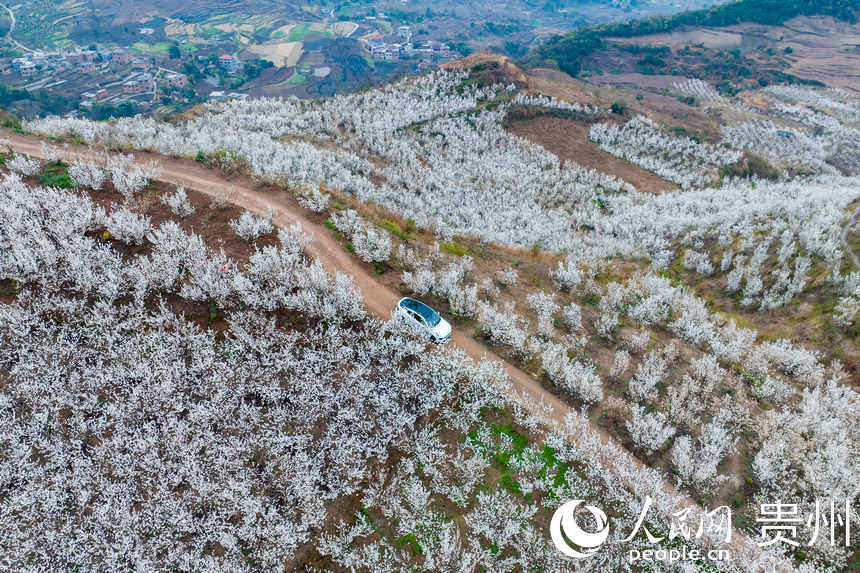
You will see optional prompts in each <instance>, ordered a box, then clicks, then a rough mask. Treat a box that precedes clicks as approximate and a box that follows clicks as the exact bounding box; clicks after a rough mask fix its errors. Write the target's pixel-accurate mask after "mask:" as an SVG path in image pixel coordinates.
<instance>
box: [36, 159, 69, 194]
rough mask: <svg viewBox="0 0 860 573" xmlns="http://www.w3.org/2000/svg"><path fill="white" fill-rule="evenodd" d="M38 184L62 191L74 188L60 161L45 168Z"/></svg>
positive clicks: (64, 166)
mask: <svg viewBox="0 0 860 573" xmlns="http://www.w3.org/2000/svg"><path fill="white" fill-rule="evenodd" d="M39 184H40V185H42V186H44V187H60V188H62V189H71V188H72V187H74V186H75V183H74V182H73V181H72V178H71V177H69V172H68V170H67V169H66V165H65V164H64V163H63V162H61V161H58V162H56V163H51V164H49V165H48V166H47V167H46V168H45V171H44V172H42V174H41V175H40V176H39Z"/></svg>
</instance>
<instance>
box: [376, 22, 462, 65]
mask: <svg viewBox="0 0 860 573" xmlns="http://www.w3.org/2000/svg"><path fill="white" fill-rule="evenodd" d="M362 42H363V44H364V47H365V48H366V49H367V51H368V52H370V55H371V57H374V58H379V59H381V60H386V61H392V60H398V59H400V58H402V57H410V58H412V57H422V58H431V57H433V56H437V57H439V58H445V59H447V58H450V57H451V47H450V46H449V45H448V44H445V43H442V42H437V41H433V40H431V41H427V42H422V43H421V44H418V45H416V44H414V43H413V42H412V28H411V27H410V26H400V27H398V28H397V34H396V35H391V36H388V37H386V36H383V35H381V34H372V35H370V36H365V37H364V38H362Z"/></svg>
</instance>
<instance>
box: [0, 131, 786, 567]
mask: <svg viewBox="0 0 860 573" xmlns="http://www.w3.org/2000/svg"><path fill="white" fill-rule="evenodd" d="M0 138H3V139H6V140H7V141H8V142H9V143H10V144H11V147H12V148H13V149H14V150H15V151H18V152H20V153H26V154H28V155H31V156H33V157H43V156H44V153H43V151H42V148H41V143H42V140H41V139H39V138H38V137H35V136H31V135H25V134H20V133H15V132H12V131H10V130H2V129H0ZM64 152H65V153H66V154H67V155H71V156H81V155H83V156H88V155H92V154H93V151H92V150H90V149H88V148H86V147H84V146H78V145H71V144H69V145H68V146H64ZM134 155H135V159H136V161H138V162H146V161H150V160H155V161H157V162H158V163H159V164H160V165H161V169H162V172H161V175H160V176H159V177H158V179H160V180H162V181H165V182H167V183H171V184H179V183H181V184H183V185H184V186H185V187H186V188H188V189H193V190H195V191H199V192H201V193H205V194H207V195H210V196H212V197H216V196H217V195H218V194H219V192H220V191H222V190H225V189H228V188H231V189H233V190H235V197H234V198H233V199H231V200H232V202H233V203H235V204H236V205H238V206H240V207H243V208H245V209H247V210H249V211H253V212H256V213H261V214H266V213H267V212H268V209H269V207H271V208H273V209H277V212H278V215H277V217H275V220H274V222H275V223H276V224H277V225H278V226H280V227H287V226H290V225H293V224H295V223H299V224H301V226H302V229H303V230H304V231H305V232H306V233H310V234H312V235H313V239H314V240H313V242H312V243H311V244H310V246H309V247H308V249H307V251H308V254H309V255H310V256H313V257H316V258H319V259H320V260H321V262H322V263H323V265H324V266H325V267H326V269H327V270H328V271H329V272H332V271H334V270H339V271H341V272H344V273H346V274H348V275H350V276H352V277H353V278H354V281H355V284H356V286H358V288H359V289H360V290H361V293H362V296H363V297H364V301H365V305H366V307H367V309H368V310H369V311H370V312H371V313H373V314H375V315H376V316H378V317H380V318H382V319H388V318H389V316H390V314H391V310H392V309H393V308H394V307H395V306H396V304H397V301H398V300H399V298H400V294H399V293H397V292H395V291H393V290H391V289H390V288H388V287H387V286H385V285H383V284H381V283H380V282H379V281H377V279H376V276H375V275H374V274H372V273H370V272H368V271H367V270H366V269H365V268H364V267H363V266H362V265H361V264H359V263H358V261H357V260H356V259H355V258H353V256H352V255H351V254H350V253H349V252H347V251H346V250H345V249H344V248H343V247H342V246H341V245H340V244H339V243H338V242H337V241H336V240H335V239H334V238H333V237H332V233H331V232H330V231H329V230H328V229H326V228H325V227H323V226H321V225H319V224H317V223H315V222H313V221H312V220H310V219H308V218H307V217H306V216H305V215H304V214H303V213H301V212H300V211H298V210H297V209H296V208H295V206H294V205H292V204H291V203H289V202H288V201H287V200H286V196H284V195H279V194H273V193H272V192H271V191H268V190H264V189H262V188H261V186H260V185H259V184H257V183H256V182H255V181H254V180H253V179H251V178H250V177H245V176H235V175H233V176H230V177H229V178H228V176H226V175H225V174H223V173H222V172H220V171H217V170H215V169H212V168H208V167H205V166H203V165H201V164H199V163H196V162H194V161H192V160H190V159H179V158H171V157H167V156H163V155H158V154H153V153H144V152H137V151H136V152H134ZM452 343H453V344H455V345H456V346H458V347H459V348H461V349H462V350H463V351H464V352H465V353H466V354H468V355H469V356H470V357H471V358H473V359H474V360H476V361H481V360H483V359H488V360H492V361H496V362H498V363H500V364H501V365H502V366H503V368H504V370H505V372H506V373H507V375H508V377H509V379H510V383H511V389H512V392H513V393H515V394H516V395H517V396H518V397H522V398H525V401H526V404H527V405H528V406H530V407H532V408H533V409H534V410H535V411H536V413H537V414H539V415H541V416H544V417H548V418H549V419H550V421H551V422H553V423H556V424H558V425H560V426H563V425H564V424H565V417H566V416H567V414H568V413H570V412H571V408H570V406H568V405H567V404H566V403H565V402H564V401H562V400H561V399H560V398H559V397H558V396H556V395H554V394H552V393H551V392H549V391H547V390H546V389H545V388H543V386H541V384H540V383H539V382H538V381H536V380H535V379H534V378H532V376H530V375H529V374H528V373H526V372H525V371H523V370H521V369H519V368H517V367H516V366H514V365H512V364H509V363H508V362H506V361H504V360H503V359H502V358H501V357H499V356H498V355H497V354H495V353H494V352H493V351H492V349H490V348H489V347H488V346H486V345H485V344H483V343H482V342H481V341H479V340H476V339H475V338H473V337H471V336H470V335H469V334H468V333H467V332H465V331H463V330H455V331H454V333H453V335H452ZM571 440H573V441H574V443H575V444H583V445H584V444H585V443H594V442H597V443H599V444H601V446H603V448H602V451H603V453H602V454H601V455H600V456H599V459H598V460H597V461H600V463H601V464H602V465H603V466H604V467H605V468H606V469H607V470H608V471H609V472H611V473H612V474H613V475H614V476H615V477H616V479H617V480H618V481H619V483H621V484H622V485H624V486H625V487H627V488H628V489H630V490H631V491H634V492H635V493H636V494H637V495H639V496H642V497H644V496H645V495H651V496H652V497H654V498H657V504H658V505H657V506H655V509H656V510H658V511H661V512H663V513H664V514H666V515H667V516H668V515H670V513H671V512H673V511H677V510H678V509H680V508H683V507H693V508H697V507H698V506H697V504H696V503H695V502H694V501H693V500H692V499H690V498H689V497H687V496H685V495H683V494H681V493H680V492H678V490H676V489H675V488H674V486H673V485H672V484H670V483H668V482H666V481H665V480H664V479H662V478H660V479H657V478H658V474H656V472H653V473H651V474H650V475H649V476H648V477H647V478H646V479H644V480H643V479H642V475H641V474H639V472H640V470H643V469H645V468H646V466H644V464H643V463H642V462H641V461H639V460H638V459H637V458H636V457H634V456H633V455H632V454H630V453H629V452H628V451H626V450H625V449H623V447H622V446H621V445H619V444H617V443H616V442H615V441H614V440H613V438H612V437H610V436H609V435H608V434H606V433H605V432H604V431H602V430H601V429H599V428H597V427H595V426H592V425H588V426H580V427H579V432H578V433H577V434H575V435H573V436H571ZM636 474H639V475H638V476H637V475H636ZM660 499H662V500H663V501H664V503H666V502H672V503H671V505H673V506H674V507H659V503H660ZM699 509H701V508H699ZM734 533H735V535H733V537H732V542H731V544H730V546H729V548H730V549H731V550H732V553H733V559H734V560H736V561H735V563H736V564H738V563H737V559H738V557H740V555H741V554H746V558H747V559H749V558H750V557H752V556H754V555H757V554H758V553H759V550H758V547H756V546H755V545H754V544H752V543H751V542H749V541H748V540H747V539H746V538H745V537H744V536H742V535H738V532H734ZM723 547H725V546H723ZM745 560H746V559H741V561H745ZM783 563H784V564H786V562H783ZM744 569H746V568H744ZM788 570H792V568H791V567H790V565H787V564H786V566H785V567H782V566H777V567H776V568H773V569H768V571H788Z"/></svg>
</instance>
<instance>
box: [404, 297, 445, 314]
mask: <svg viewBox="0 0 860 573" xmlns="http://www.w3.org/2000/svg"><path fill="white" fill-rule="evenodd" d="M398 305H399V306H402V307H404V308H408V309H409V310H414V311H415V312H417V313H418V314H420V315H421V316H423V317H424V318H425V319H428V320H429V319H431V318H435V317H437V316H439V313H438V312H436V311H435V310H433V309H432V308H430V307H429V306H427V305H426V304H424V303H423V302H421V301H420V300H415V299H414V298H409V297H403V298H402V299H400V302H399V303H398Z"/></svg>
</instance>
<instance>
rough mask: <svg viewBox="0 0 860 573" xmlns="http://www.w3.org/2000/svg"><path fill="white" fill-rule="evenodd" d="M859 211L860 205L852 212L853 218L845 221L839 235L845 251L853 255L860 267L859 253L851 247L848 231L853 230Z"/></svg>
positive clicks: (856, 265)
mask: <svg viewBox="0 0 860 573" xmlns="http://www.w3.org/2000/svg"><path fill="white" fill-rule="evenodd" d="M858 212H860V207H855V208H854V211H852V212H851V218H850V219H849V220H848V222H847V223H845V226H844V227H843V228H842V234H841V235H839V239H840V240H841V241H842V246H843V247H845V252H846V253H848V256H849V257H851V260H852V261H853V262H854V266H855V267H857V268H858V269H860V259H858V258H857V255H855V254H854V250H853V249H852V248H851V245H849V244H848V232H849V231H852V229H853V228H854V224H855V223H854V219H856V218H857V213H858ZM852 232H853V231H852Z"/></svg>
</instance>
